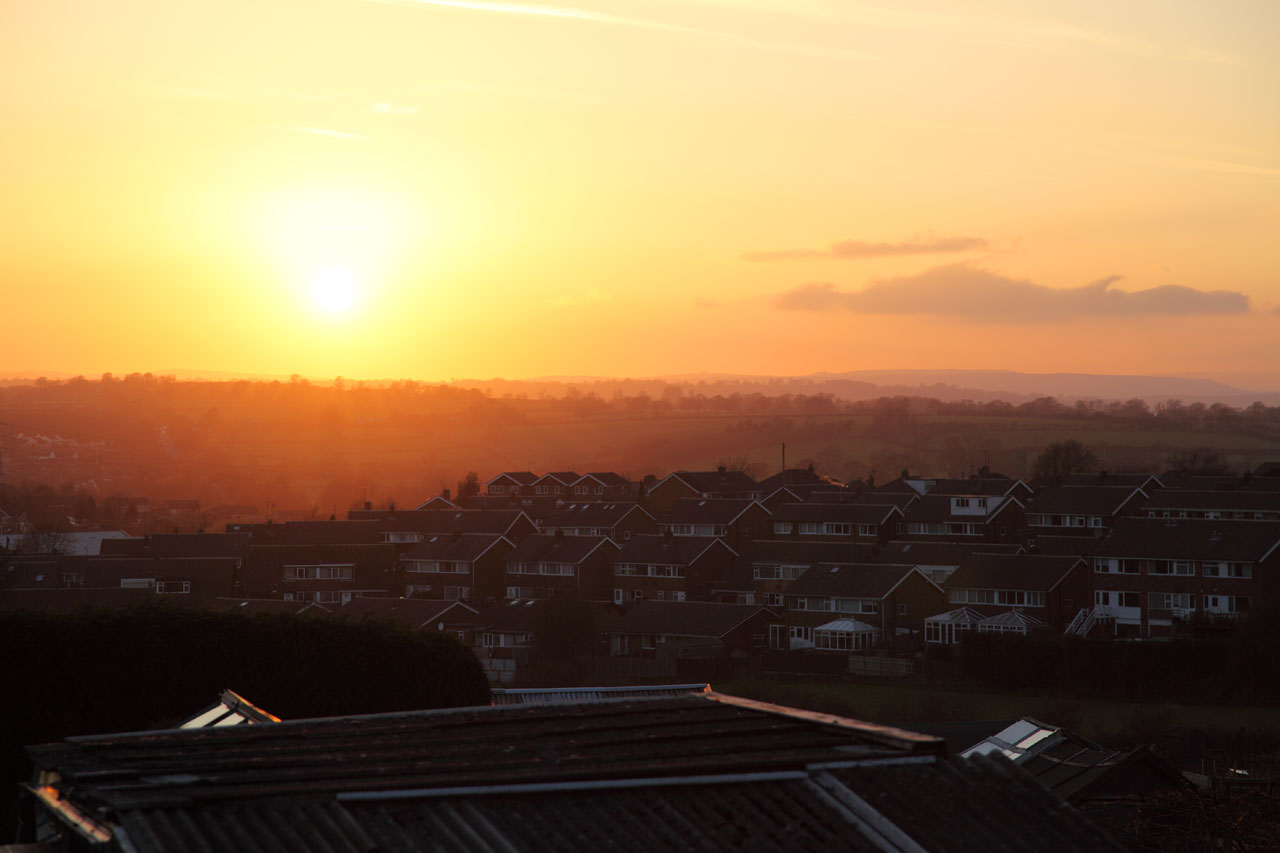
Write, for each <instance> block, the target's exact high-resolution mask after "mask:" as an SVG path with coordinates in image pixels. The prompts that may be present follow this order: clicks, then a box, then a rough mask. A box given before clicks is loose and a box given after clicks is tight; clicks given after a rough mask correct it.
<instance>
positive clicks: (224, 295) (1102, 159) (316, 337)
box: [0, 0, 1280, 387]
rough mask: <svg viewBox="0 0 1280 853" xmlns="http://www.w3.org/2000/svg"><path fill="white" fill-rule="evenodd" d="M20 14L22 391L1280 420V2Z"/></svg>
mask: <svg viewBox="0 0 1280 853" xmlns="http://www.w3.org/2000/svg"><path fill="white" fill-rule="evenodd" d="M961 6H963V8H964V11H963V12H961V11H958V9H960V7H961ZM0 21H2V22H3V26H0V57H3V58H0V69H2V70H3V75H2V77H0V108H2V109H3V111H4V115H5V124H4V127H5V131H4V133H3V134H0V157H2V158H3V162H4V164H5V167H4V170H3V172H2V173H0V174H2V175H3V178H2V179H0V180H2V181H3V185H2V187H0V224H2V225H3V235H4V236H3V238H2V239H0V281H3V293H4V296H5V302H4V304H5V308H6V312H5V314H6V316H7V318H8V320H9V322H8V323H6V328H5V333H4V335H2V336H0V373H6V372H15V371H37V372H51V373H52V372H67V373H85V374H88V375H96V374H98V373H101V372H103V371H108V370H109V371H113V372H116V373H127V372H132V371H164V370H173V369H196V370H209V371H223V372H234V373H252V374H286V375H287V374H291V373H295V372H296V373H302V374H304V375H309V376H317V377H327V376H336V375H345V376H348V377H363V378H396V377H413V378H418V379H426V380H433V379H447V378H450V377H464V376H465V377H478V378H485V377H492V376H505V377H507V378H517V377H529V376H538V375H547V374H575V375H583V374H590V375H657V374H665V373H684V372H696V371H713V372H750V373H768V374H782V373H805V372H811V371H820V370H828V371H838V370H852V369H887V368H944V367H971V368H1007V369H1014V370H1025V371H1032V372H1035V371H1092V372H1105V373H1162V374H1174V373H1181V374H1197V375H1206V374H1207V375H1214V376H1219V377H1224V378H1228V379H1232V380H1236V381H1237V384H1239V383H1240V382H1242V381H1243V380H1244V378H1247V375H1249V374H1258V376H1256V377H1255V378H1256V379H1257V381H1256V382H1254V383H1253V384H1254V385H1255V386H1260V385H1268V386H1272V387H1280V368H1278V367H1277V364H1280V358H1277V356H1278V355H1280V276H1278V272H1280V248H1277V247H1278V246H1280V239H1277V236H1276V235H1277V234H1280V153H1278V152H1280V110H1278V109H1277V108H1276V107H1277V105H1278V104H1280V51H1277V50H1276V49H1275V33H1276V32H1280V4H1276V3H1274V2H1272V0H1258V2H1225V3H1219V4H1208V3H1185V2H1170V0H1158V1H1157V0H1150V2H1128V3H1122V4H1116V3H1111V2H1080V0H1073V2H1060V3H1058V2H1044V3H1026V2H1012V1H1011V2H985V3H982V2H977V3H965V4H956V3H954V2H942V0H939V2H894V3H884V4H862V3H858V2H846V0H833V2H816V0H688V1H687V2H686V1H685V0H650V2H621V0H618V2H596V0H566V2H565V3H563V4H561V3H558V2H554V1H553V0H548V2H544V3H538V4H532V3H523V2H518V0H501V2H487V0H403V1H402V2H400V1H399V0H392V2H369V0H253V2H246V1H245V0H224V2H222V3H218V4H187V3H174V2H172V0H118V2H112V3H100V2H88V1H87V0H84V1H83V2H70V0H41V2H23V0H0ZM317 288H319V289H320V290H322V291H323V292H322V293H317V292H316V291H317ZM348 303H349V305H348ZM344 306H345V307H344ZM1268 372H1269V374H1268V376H1263V375H1261V374H1264V373H1268Z"/></svg>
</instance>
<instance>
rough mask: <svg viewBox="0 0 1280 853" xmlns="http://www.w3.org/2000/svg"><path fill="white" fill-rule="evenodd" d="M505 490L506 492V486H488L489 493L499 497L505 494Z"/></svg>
mask: <svg viewBox="0 0 1280 853" xmlns="http://www.w3.org/2000/svg"><path fill="white" fill-rule="evenodd" d="M506 490H507V487H506V486H497V485H494V486H490V487H489V491H490V492H492V493H493V494H495V495H500V494H502V493H503V492H505V491H506Z"/></svg>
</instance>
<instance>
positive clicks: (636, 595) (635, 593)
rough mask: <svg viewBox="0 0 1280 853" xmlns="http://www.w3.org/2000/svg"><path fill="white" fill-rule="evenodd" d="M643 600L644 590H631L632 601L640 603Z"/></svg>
mask: <svg viewBox="0 0 1280 853" xmlns="http://www.w3.org/2000/svg"><path fill="white" fill-rule="evenodd" d="M643 599H644V590H640V589H633V590H631V600H632V601H641V600H643Z"/></svg>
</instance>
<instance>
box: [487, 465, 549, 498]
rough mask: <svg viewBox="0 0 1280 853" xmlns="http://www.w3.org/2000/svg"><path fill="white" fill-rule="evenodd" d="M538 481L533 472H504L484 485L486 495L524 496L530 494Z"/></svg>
mask: <svg viewBox="0 0 1280 853" xmlns="http://www.w3.org/2000/svg"><path fill="white" fill-rule="evenodd" d="M537 480H538V475H537V474H534V473H533V472H532V471H504V472H503V473H501V474H499V475H498V476H496V477H494V478H493V479H492V480H490V481H489V482H487V483H485V484H484V489H485V494H489V495H498V496H506V495H522V494H529V493H530V492H528V491H526V490H531V489H532V486H533V484H534V483H535V482H537Z"/></svg>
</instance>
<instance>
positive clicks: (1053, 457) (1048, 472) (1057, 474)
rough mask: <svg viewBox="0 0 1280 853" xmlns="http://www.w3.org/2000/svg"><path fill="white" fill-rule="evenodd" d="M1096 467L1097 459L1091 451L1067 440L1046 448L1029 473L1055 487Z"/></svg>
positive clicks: (1073, 440)
mask: <svg viewBox="0 0 1280 853" xmlns="http://www.w3.org/2000/svg"><path fill="white" fill-rule="evenodd" d="M1097 466H1098V457H1097V455H1095V454H1094V452H1093V451H1092V450H1090V449H1089V448H1087V447H1085V446H1084V445H1083V444H1081V443H1080V442H1078V441H1076V440H1075V439H1067V440H1066V441H1055V442H1054V443H1053V444H1051V445H1049V446H1048V447H1046V448H1045V449H1044V450H1043V451H1042V452H1041V453H1040V455H1039V456H1037V457H1036V460H1035V462H1034V463H1032V466H1031V473H1032V475H1033V476H1035V477H1038V478H1040V479H1042V480H1046V481H1048V482H1050V483H1053V484H1055V485H1056V484H1058V483H1061V482H1062V481H1063V480H1065V479H1067V477H1069V476H1071V475H1072V474H1076V473H1079V472H1080V471H1088V470H1090V469H1091V468H1096V467H1097Z"/></svg>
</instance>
